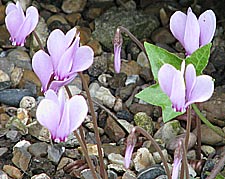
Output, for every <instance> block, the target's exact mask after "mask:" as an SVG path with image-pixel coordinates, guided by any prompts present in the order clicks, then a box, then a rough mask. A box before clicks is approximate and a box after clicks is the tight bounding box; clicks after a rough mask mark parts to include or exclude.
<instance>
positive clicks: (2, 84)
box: [0, 81, 11, 90]
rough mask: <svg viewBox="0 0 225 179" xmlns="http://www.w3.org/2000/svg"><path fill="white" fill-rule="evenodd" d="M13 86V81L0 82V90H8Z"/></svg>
mask: <svg viewBox="0 0 225 179" xmlns="http://www.w3.org/2000/svg"><path fill="white" fill-rule="evenodd" d="M10 86H11V81H3V82H0V90H4V89H8V88H10Z"/></svg>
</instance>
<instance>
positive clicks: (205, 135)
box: [193, 124, 225, 146]
mask: <svg viewBox="0 0 225 179" xmlns="http://www.w3.org/2000/svg"><path fill="white" fill-rule="evenodd" d="M214 127H215V128H217V130H220V131H221V132H222V129H221V128H219V127H217V126H214ZM193 133H194V134H196V133H197V131H196V129H195V130H194V131H193ZM201 139H202V144H206V145H212V146H213V145H223V144H224V143H225V140H224V139H223V138H222V137H221V136H219V135H218V134H217V133H216V132H214V131H213V130H212V129H210V128H209V127H208V126H206V125H205V124H202V125H201Z"/></svg>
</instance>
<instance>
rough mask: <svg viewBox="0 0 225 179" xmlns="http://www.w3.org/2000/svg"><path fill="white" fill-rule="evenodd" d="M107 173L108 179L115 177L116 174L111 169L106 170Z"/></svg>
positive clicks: (114, 178) (115, 178)
mask: <svg viewBox="0 0 225 179" xmlns="http://www.w3.org/2000/svg"><path fill="white" fill-rule="evenodd" d="M107 173H108V179H117V177H118V175H117V173H116V172H114V171H112V170H107Z"/></svg>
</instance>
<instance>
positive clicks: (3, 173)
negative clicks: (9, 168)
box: [0, 170, 8, 179]
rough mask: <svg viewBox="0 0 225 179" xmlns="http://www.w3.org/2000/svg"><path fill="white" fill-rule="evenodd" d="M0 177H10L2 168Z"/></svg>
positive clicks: (5, 178) (4, 178)
mask: <svg viewBox="0 0 225 179" xmlns="http://www.w3.org/2000/svg"><path fill="white" fill-rule="evenodd" d="M0 178H1V179H8V175H7V174H6V173H5V172H3V171H2V170H0Z"/></svg>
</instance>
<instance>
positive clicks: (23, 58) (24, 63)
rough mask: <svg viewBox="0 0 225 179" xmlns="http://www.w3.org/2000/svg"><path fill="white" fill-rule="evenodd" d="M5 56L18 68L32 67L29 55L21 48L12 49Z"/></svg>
mask: <svg viewBox="0 0 225 179" xmlns="http://www.w3.org/2000/svg"><path fill="white" fill-rule="evenodd" d="M7 58H8V60H9V61H12V62H13V63H14V64H15V65H16V66H17V67H19V68H23V69H29V70H31V69H32V67H31V59H30V56H29V55H28V54H27V52H25V51H24V50H22V49H15V50H12V51H11V52H9V54H8V56H7Z"/></svg>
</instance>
